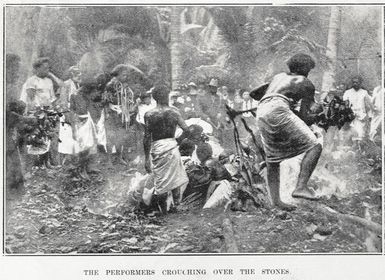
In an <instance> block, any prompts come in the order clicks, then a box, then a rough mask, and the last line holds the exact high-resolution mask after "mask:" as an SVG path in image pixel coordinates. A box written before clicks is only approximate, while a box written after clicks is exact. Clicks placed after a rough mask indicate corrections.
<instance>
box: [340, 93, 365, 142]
mask: <svg viewBox="0 0 385 280" xmlns="http://www.w3.org/2000/svg"><path fill="white" fill-rule="evenodd" d="M343 99H344V100H345V101H346V100H347V101H349V103H350V105H351V108H352V110H353V113H354V115H355V119H354V120H353V121H352V123H351V124H350V128H351V133H352V139H353V140H358V141H361V140H362V139H363V138H364V137H365V134H366V124H367V118H368V116H369V114H370V111H371V108H372V103H371V100H370V96H369V94H368V92H367V91H366V90H364V89H359V90H358V91H356V90H355V89H353V88H352V89H349V90H347V91H345V93H344V97H343ZM349 133H350V132H349Z"/></svg>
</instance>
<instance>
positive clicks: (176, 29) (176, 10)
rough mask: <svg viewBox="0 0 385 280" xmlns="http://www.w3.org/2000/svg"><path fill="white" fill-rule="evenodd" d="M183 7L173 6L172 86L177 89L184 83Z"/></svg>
mask: <svg viewBox="0 0 385 280" xmlns="http://www.w3.org/2000/svg"><path fill="white" fill-rule="evenodd" d="M182 10H183V7H180V6H173V7H172V10H171V38H170V39H171V40H170V41H171V42H170V44H171V48H170V49H171V88H172V90H176V89H178V88H179V87H180V85H181V84H182V80H181V79H182V76H183V69H182V63H183V58H182V57H181V51H180V44H181V42H180V41H181V33H180V27H181V22H180V15H181V11H182Z"/></svg>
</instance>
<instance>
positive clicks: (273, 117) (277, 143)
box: [257, 54, 322, 210]
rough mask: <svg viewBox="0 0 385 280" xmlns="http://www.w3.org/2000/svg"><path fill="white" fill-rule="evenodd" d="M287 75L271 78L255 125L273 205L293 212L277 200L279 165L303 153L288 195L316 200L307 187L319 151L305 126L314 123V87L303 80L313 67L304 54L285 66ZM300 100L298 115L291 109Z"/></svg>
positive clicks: (293, 58) (320, 148)
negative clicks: (295, 178)
mask: <svg viewBox="0 0 385 280" xmlns="http://www.w3.org/2000/svg"><path fill="white" fill-rule="evenodd" d="M287 65H288V67H289V70H290V72H289V73H280V74H278V75H275V76H274V77H273V79H272V81H271V83H270V84H269V86H268V88H267V89H266V93H265V94H264V96H263V97H262V99H261V100H260V103H259V106H258V110H257V125H258V128H259V130H260V133H261V137H262V143H263V148H264V151H265V153H266V164H267V179H268V185H269V189H270V195H271V198H272V202H273V205H274V206H275V207H277V208H280V209H283V210H293V209H294V208H295V206H294V205H289V204H286V203H284V202H282V201H281V199H280V192H279V191H280V179H279V178H280V162H282V161H283V160H285V159H289V158H292V157H295V156H297V155H300V154H303V153H304V157H303V160H302V162H301V167H300V173H299V177H298V181H297V185H296V188H295V190H294V191H293V193H292V196H293V197H295V198H304V199H310V200H316V199H318V197H317V196H316V194H315V192H314V190H313V189H310V188H309V187H308V185H307V183H308V181H309V178H310V176H311V174H312V173H313V171H314V169H315V167H316V165H317V162H318V159H319V157H320V155H321V152H322V145H321V144H320V143H319V142H318V141H317V137H316V135H315V134H314V133H313V132H312V131H311V129H310V128H309V126H308V125H311V124H312V123H313V122H314V121H315V120H316V114H313V113H311V112H312V111H311V108H312V107H313V105H314V93H315V88H314V85H313V83H312V82H311V81H310V80H309V79H308V78H307V76H308V74H309V72H310V70H311V69H313V68H314V66H315V63H314V60H313V59H312V58H311V57H310V56H309V55H306V54H296V55H294V56H293V57H292V58H290V60H289V61H288V63H287ZM299 101H301V106H300V110H299V112H296V111H293V110H292V108H293V107H294V105H295V104H296V103H298V102H299Z"/></svg>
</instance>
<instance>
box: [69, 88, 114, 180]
mask: <svg viewBox="0 0 385 280" xmlns="http://www.w3.org/2000/svg"><path fill="white" fill-rule="evenodd" d="M101 95H102V93H101V90H100V88H99V86H98V84H97V83H96V82H95V81H94V82H87V83H83V84H82V85H81V87H80V88H79V91H78V93H77V94H72V95H71V97H70V109H71V127H72V132H73V137H74V140H75V141H76V148H75V151H76V153H77V155H78V172H79V175H80V176H81V177H82V178H84V179H89V176H88V174H89V173H90V172H98V171H99V170H97V169H94V168H93V167H92V163H93V159H94V157H93V155H95V154H96V152H97V148H98V145H100V146H103V147H104V148H105V147H106V143H107V138H106V129H105V126H104V122H105V115H104V110H103V105H102V103H101V101H102V96H101Z"/></svg>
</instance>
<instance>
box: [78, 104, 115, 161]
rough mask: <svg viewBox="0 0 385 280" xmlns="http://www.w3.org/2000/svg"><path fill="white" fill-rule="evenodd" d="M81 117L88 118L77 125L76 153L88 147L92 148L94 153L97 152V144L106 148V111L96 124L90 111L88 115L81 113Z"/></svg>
mask: <svg viewBox="0 0 385 280" xmlns="http://www.w3.org/2000/svg"><path fill="white" fill-rule="evenodd" d="M79 117H80V118H81V119H83V120H84V119H85V118H86V120H85V122H83V123H81V124H78V125H77V126H76V134H77V141H76V144H75V153H79V152H83V151H86V150H88V149H90V150H91V152H92V153H96V146H97V145H102V146H103V147H104V148H105V149H106V144H107V137H106V129H105V126H104V122H105V116H104V111H103V112H102V115H101V116H100V119H99V121H98V122H97V123H96V124H95V123H94V121H93V120H92V118H91V115H90V113H89V112H88V114H87V115H81V116H79ZM106 150H107V149H106Z"/></svg>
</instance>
